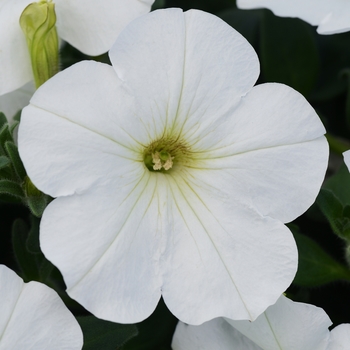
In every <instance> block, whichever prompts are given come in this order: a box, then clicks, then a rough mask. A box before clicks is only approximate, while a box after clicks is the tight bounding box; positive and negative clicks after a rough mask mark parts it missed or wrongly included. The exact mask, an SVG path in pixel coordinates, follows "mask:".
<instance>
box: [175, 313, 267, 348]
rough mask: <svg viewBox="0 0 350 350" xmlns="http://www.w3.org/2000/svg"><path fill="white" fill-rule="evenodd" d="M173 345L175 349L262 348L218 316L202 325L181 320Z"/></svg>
mask: <svg viewBox="0 0 350 350" xmlns="http://www.w3.org/2000/svg"><path fill="white" fill-rule="evenodd" d="M171 347H172V349H173V350H213V349H220V350H226V349H227V350H229V349H230V350H231V349H237V350H240V349H242V350H243V349H244V350H261V348H260V347H259V346H257V345H256V344H254V343H253V342H252V341H251V340H249V339H248V338H247V337H245V336H244V335H243V334H242V333H240V332H238V331H236V330H235V329H234V328H232V327H231V326H230V325H229V324H228V323H227V322H226V321H225V320H224V319H223V318H216V319H214V320H211V321H208V322H205V323H203V324H202V325H200V326H190V325H186V324H184V323H182V322H179V323H178V325H177V327H176V330H175V333H174V336H173V341H172V344H171Z"/></svg>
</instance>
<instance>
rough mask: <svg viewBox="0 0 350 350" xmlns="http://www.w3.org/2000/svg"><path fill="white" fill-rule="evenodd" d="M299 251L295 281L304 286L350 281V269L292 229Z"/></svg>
mask: <svg viewBox="0 0 350 350" xmlns="http://www.w3.org/2000/svg"><path fill="white" fill-rule="evenodd" d="M292 232H293V235H294V238H295V241H296V243H297V246H298V252H299V265H298V271H297V274H296V276H295V278H294V281H293V283H294V284H296V285H298V286H303V287H318V286H322V285H324V284H327V283H330V282H334V281H338V280H345V281H349V282H350V270H349V269H348V268H347V267H346V266H344V265H342V264H341V263H339V262H337V261H336V260H334V259H333V258H332V257H331V256H330V255H329V254H328V253H326V252H325V251H324V250H323V249H322V248H321V247H320V246H319V245H318V244H317V243H316V242H314V241H313V240H312V239H310V238H309V237H307V236H305V235H303V234H300V233H298V232H295V230H292Z"/></svg>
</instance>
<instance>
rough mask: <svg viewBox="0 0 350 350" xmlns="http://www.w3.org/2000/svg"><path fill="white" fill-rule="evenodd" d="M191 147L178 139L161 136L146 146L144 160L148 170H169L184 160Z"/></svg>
mask: <svg viewBox="0 0 350 350" xmlns="http://www.w3.org/2000/svg"><path fill="white" fill-rule="evenodd" d="M188 153H189V149H188V147H186V146H185V144H184V143H182V142H180V141H179V140H178V139H172V138H161V139H159V140H156V141H153V142H152V143H151V144H150V145H149V146H148V147H146V148H145V150H144V153H143V160H144V163H145V165H146V167H147V169H148V170H150V171H160V172H167V171H169V170H170V169H172V168H173V167H174V165H175V164H178V163H180V162H182V163H183V162H184V161H185V160H186V158H187V156H188Z"/></svg>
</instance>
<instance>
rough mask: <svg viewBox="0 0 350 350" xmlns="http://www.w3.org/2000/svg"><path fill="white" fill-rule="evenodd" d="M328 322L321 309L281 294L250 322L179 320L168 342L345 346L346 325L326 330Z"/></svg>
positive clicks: (302, 348) (226, 348) (223, 346)
mask: <svg viewBox="0 0 350 350" xmlns="http://www.w3.org/2000/svg"><path fill="white" fill-rule="evenodd" d="M225 322H226V324H225ZM331 324H332V323H331V321H330V319H329V317H328V316H327V314H326V313H325V312H324V310H322V309H320V308H318V307H316V306H313V305H310V304H304V303H297V302H293V301H291V300H289V299H287V298H285V297H284V296H281V297H280V299H279V300H278V301H277V302H276V304H275V305H272V306H270V307H269V308H268V309H267V310H266V311H265V312H264V313H263V314H262V315H260V316H259V317H258V318H257V319H256V320H255V321H254V322H249V321H233V320H229V319H226V321H224V319H223V318H218V319H215V320H212V321H209V322H206V323H204V324H202V325H200V326H186V325H184V324H183V323H181V322H180V323H179V324H178V326H177V328H176V331H175V334H174V338H173V344H172V345H173V348H174V350H182V349H183V350H187V349H194V350H196V349H198V350H202V349H203V350H205V349H208V350H209V349H220V350H231V349H254V350H255V349H256V350H258V349H263V350H306V349H310V350H311V349H312V350H325V349H326V348H327V350H340V349H347V348H348V345H349V341H350V338H349V334H350V333H349V325H348V324H346V325H340V326H338V327H336V328H335V329H334V330H333V331H332V332H329V330H328V327H329V326H330V325H331ZM229 325H230V326H229Z"/></svg>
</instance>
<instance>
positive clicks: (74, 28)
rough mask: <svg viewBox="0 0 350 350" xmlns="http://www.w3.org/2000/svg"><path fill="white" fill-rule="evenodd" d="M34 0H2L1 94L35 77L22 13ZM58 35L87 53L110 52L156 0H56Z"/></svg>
mask: <svg viewBox="0 0 350 350" xmlns="http://www.w3.org/2000/svg"><path fill="white" fill-rule="evenodd" d="M32 2H33V0H15V1H14V0H0V95H3V94H6V93H8V92H11V91H13V90H16V89H18V88H20V87H21V86H23V85H24V84H25V83H27V82H29V81H30V80H32V79H33V73H32V68H31V62H30V57H29V53H28V47H27V43H26V39H25V37H24V34H23V32H22V29H21V27H20V25H19V18H20V16H21V13H22V12H23V10H24V9H25V8H26V6H27V5H29V4H30V3H32ZM53 2H54V4H55V9H56V15H57V23H56V25H57V31H58V36H59V37H60V38H61V39H63V40H65V41H67V42H68V43H70V44H71V45H72V46H74V47H76V48H77V49H78V50H80V51H82V52H83V53H85V54H87V55H92V56H97V55H100V54H102V53H104V52H107V51H108V50H109V49H110V48H111V46H112V44H113V43H114V41H115V40H116V38H117V36H118V34H119V32H120V31H121V30H122V29H123V28H124V27H125V26H126V25H127V24H128V23H129V22H130V21H132V20H133V19H134V18H136V17H137V16H140V15H141V14H144V13H146V12H148V11H149V10H150V8H151V6H152V4H153V2H154V0H105V1H96V0H74V1H69V0H54V1H53Z"/></svg>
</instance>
